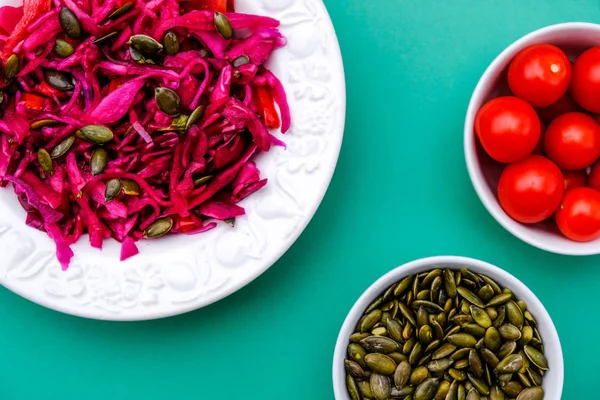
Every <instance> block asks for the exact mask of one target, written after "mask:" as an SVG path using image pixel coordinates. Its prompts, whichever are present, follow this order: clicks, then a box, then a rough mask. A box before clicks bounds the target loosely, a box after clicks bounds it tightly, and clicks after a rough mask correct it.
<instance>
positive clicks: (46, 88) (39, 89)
mask: <svg viewBox="0 0 600 400" xmlns="http://www.w3.org/2000/svg"><path fill="white" fill-rule="evenodd" d="M33 91H34V92H36V93H39V94H42V95H44V96H48V97H57V98H59V99H64V98H66V97H67V94H66V93H65V92H61V91H60V90H58V89H54V88H53V87H52V86H50V85H49V84H48V82H42V83H40V84H39V85H35V87H34V88H33Z"/></svg>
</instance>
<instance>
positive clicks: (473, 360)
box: [469, 350, 483, 378]
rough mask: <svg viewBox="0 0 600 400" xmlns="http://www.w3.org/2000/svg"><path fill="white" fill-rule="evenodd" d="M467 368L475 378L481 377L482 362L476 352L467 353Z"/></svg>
mask: <svg viewBox="0 0 600 400" xmlns="http://www.w3.org/2000/svg"><path fill="white" fill-rule="evenodd" d="M469 366H470V367H471V371H473V374H475V376H476V377H478V378H481V377H482V376H483V362H482V361H481V357H479V354H477V351H476V350H471V352H470V353H469Z"/></svg>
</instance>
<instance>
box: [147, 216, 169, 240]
mask: <svg viewBox="0 0 600 400" xmlns="http://www.w3.org/2000/svg"><path fill="white" fill-rule="evenodd" d="M172 228H173V220H172V219H171V218H170V217H165V218H160V219H157V220H156V221H154V223H152V224H151V225H150V226H149V227H148V228H146V230H145V231H144V236H143V238H144V239H155V238H159V237H161V236H164V235H166V234H167V233H169V232H170V231H171V229H172Z"/></svg>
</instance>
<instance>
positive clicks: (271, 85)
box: [0, 0, 290, 269]
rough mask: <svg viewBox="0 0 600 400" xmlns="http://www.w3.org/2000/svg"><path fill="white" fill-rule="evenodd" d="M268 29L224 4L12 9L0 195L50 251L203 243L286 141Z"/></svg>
mask: <svg viewBox="0 0 600 400" xmlns="http://www.w3.org/2000/svg"><path fill="white" fill-rule="evenodd" d="M278 27H279V22H278V21H277V20H275V19H272V18H268V17H264V16H256V15H247V14H239V13H235V12H234V11H233V3H232V1H231V0H229V1H227V0H189V1H177V0H137V1H124V0H25V2H24V5H23V7H18V8H15V7H8V6H5V7H2V8H0V61H1V66H2V68H1V70H2V74H1V76H0V186H2V187H7V186H11V187H12V188H13V189H14V191H15V194H16V195H17V197H18V200H19V202H20V204H21V205H22V207H23V208H24V209H25V211H26V212H27V218H26V223H27V225H29V226H31V227H34V228H36V229H39V230H41V231H44V232H46V233H47V234H48V236H50V237H51V238H52V239H53V240H54V242H55V243H56V252H57V257H58V260H59V261H60V263H61V265H62V267H63V269H66V268H67V267H68V265H69V262H70V260H71V257H72V256H73V252H72V250H71V249H70V245H72V244H74V243H76V242H77V241H78V240H79V239H80V237H81V236H82V235H83V234H85V233H87V234H89V240H90V244H91V245H92V246H93V247H96V248H102V242H103V240H104V239H107V238H111V237H112V238H114V239H116V240H117V241H119V242H120V243H122V247H121V260H125V259H127V258H128V257H131V256H133V255H135V254H137V253H138V249H137V247H136V244H135V242H136V241H138V240H140V239H153V238H158V237H161V236H163V235H167V234H179V233H184V234H195V233H200V232H205V231H207V230H210V229H212V228H214V227H215V226H216V225H217V222H216V221H225V222H227V223H229V224H230V225H232V224H233V223H234V222H235V218H236V217H238V216H240V215H243V214H244V209H243V208H242V207H240V206H239V205H238V203H239V202H240V201H241V200H242V199H244V198H245V197H247V196H249V195H250V194H252V193H253V192H255V191H257V190H259V189H260V188H262V187H263V186H265V184H266V183H267V180H266V179H261V177H260V171H259V170H258V168H257V167H256V165H255V163H254V162H253V161H252V159H253V156H255V155H256V154H257V153H259V152H266V151H269V149H270V147H271V146H273V145H275V146H283V143H282V142H281V141H279V140H278V139H276V138H275V137H274V136H272V135H271V134H270V133H269V130H268V129H270V128H280V129H281V131H282V132H283V133H285V132H286V131H287V130H288V129H289V128H290V112H289V107H288V104H287V101H286V95H285V92H284V89H283V87H282V85H281V83H280V81H279V80H278V79H277V77H275V75H273V73H271V72H270V71H269V70H268V69H267V68H266V67H265V65H264V63H265V61H266V60H267V59H268V58H269V56H270V55H271V53H272V52H273V51H274V50H276V49H277V48H280V47H282V46H284V45H285V43H286V41H285V38H284V37H283V36H282V34H281V33H280V32H279V30H278Z"/></svg>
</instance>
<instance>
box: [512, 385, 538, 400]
mask: <svg viewBox="0 0 600 400" xmlns="http://www.w3.org/2000/svg"><path fill="white" fill-rule="evenodd" d="M543 398H544V389H542V388H541V387H530V388H527V389H524V390H523V391H522V392H521V393H519V395H518V396H517V400H542V399H543Z"/></svg>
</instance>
